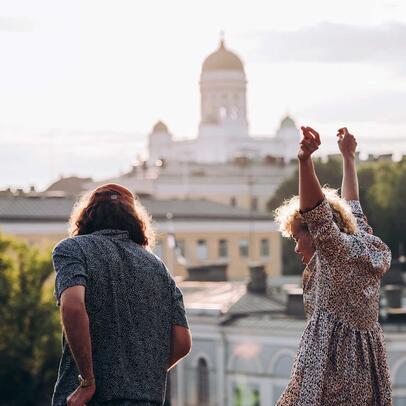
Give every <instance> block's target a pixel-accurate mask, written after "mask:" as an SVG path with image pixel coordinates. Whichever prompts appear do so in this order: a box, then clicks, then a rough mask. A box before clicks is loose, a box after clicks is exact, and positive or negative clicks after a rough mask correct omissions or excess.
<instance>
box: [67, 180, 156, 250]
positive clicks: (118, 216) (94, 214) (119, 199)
mask: <svg viewBox="0 0 406 406" xmlns="http://www.w3.org/2000/svg"><path fill="white" fill-rule="evenodd" d="M69 225H70V227H69V228H70V229H69V231H70V232H69V234H70V236H75V235H83V234H90V233H92V232H94V231H98V230H103V229H118V230H125V231H128V233H129V237H130V239H132V240H133V241H134V242H136V243H137V244H139V245H141V246H143V247H144V248H148V249H152V247H153V245H154V243H155V232H154V229H153V227H152V224H151V218H150V216H149V214H148V212H147V210H146V209H145V208H144V206H143V205H142V204H141V203H140V202H139V201H138V199H137V197H136V196H134V194H133V193H132V192H131V191H130V190H128V189H127V188H125V187H124V186H122V185H119V184H116V183H108V184H105V185H102V186H99V187H98V188H96V189H95V190H93V191H90V192H87V193H85V194H84V195H82V196H81V198H80V199H79V200H78V201H77V202H76V203H75V205H74V207H73V210H72V214H71V216H70V219H69Z"/></svg>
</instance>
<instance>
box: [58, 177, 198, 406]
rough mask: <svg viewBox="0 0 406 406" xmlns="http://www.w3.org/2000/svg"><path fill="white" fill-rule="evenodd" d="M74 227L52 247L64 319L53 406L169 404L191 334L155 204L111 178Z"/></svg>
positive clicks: (81, 205)
mask: <svg viewBox="0 0 406 406" xmlns="http://www.w3.org/2000/svg"><path fill="white" fill-rule="evenodd" d="M70 226H71V229H70V237H69V238H66V239H64V240H62V241H60V242H59V243H58V244H57V245H56V246H55V248H54V250H53V253H52V258H53V263H54V267H55V271H56V280H55V295H56V299H57V302H58V304H59V305H60V309H61V320H62V325H63V352H62V357H61V361H60V365H59V371H58V379H57V382H56V385H55V390H54V394H53V400H52V405H53V406H62V405H68V406H83V405H86V404H87V405H89V406H90V405H106V406H107V405H109V406H114V405H116V406H118V405H120V406H130V405H144V406H149V405H162V403H163V400H164V395H165V385H166V375H167V371H168V370H169V369H171V368H172V367H173V366H174V365H176V363H177V362H178V361H179V360H180V359H181V358H182V357H184V356H185V355H186V354H187V353H188V352H189V351H190V349H191V335H190V332H189V329H188V323H187V320H186V316H185V308H184V305H183V298H182V293H181V292H180V290H179V289H178V288H177V286H176V284H175V281H174V279H173V278H172V276H171V275H170V273H169V272H168V270H167V268H166V267H165V265H164V264H163V262H162V261H161V260H160V259H159V258H158V257H157V256H155V255H154V254H153V253H152V252H151V247H152V245H153V241H154V233H153V230H152V228H151V225H150V219H149V216H148V214H147V212H146V210H145V209H144V208H143V207H142V205H141V204H140V203H139V202H138V200H137V199H136V198H135V197H134V195H133V194H132V193H131V192H130V191H129V190H128V189H126V188H124V187H123V186H121V185H117V184H106V185H103V186H100V187H98V188H97V189H96V190H94V191H92V192H90V193H87V194H86V195H84V196H83V197H82V198H81V199H80V200H79V202H78V203H77V204H76V205H75V207H74V209H73V212H72V215H71V218H70Z"/></svg>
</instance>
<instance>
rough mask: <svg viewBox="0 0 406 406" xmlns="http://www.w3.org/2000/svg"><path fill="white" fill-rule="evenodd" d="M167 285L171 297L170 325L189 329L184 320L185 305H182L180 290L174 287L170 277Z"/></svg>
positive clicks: (185, 319)
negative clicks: (168, 285)
mask: <svg viewBox="0 0 406 406" xmlns="http://www.w3.org/2000/svg"><path fill="white" fill-rule="evenodd" d="M169 284H170V291H171V296H172V324H175V325H177V326H182V327H185V328H189V324H188V321H187V318H186V310H185V305H184V303H183V294H182V292H181V290H180V289H179V288H178V287H177V286H176V283H175V281H174V279H173V278H172V276H170V282H169Z"/></svg>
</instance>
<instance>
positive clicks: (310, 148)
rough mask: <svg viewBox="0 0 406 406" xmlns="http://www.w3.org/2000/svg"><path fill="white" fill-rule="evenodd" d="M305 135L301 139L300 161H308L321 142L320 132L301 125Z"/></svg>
mask: <svg viewBox="0 0 406 406" xmlns="http://www.w3.org/2000/svg"><path fill="white" fill-rule="evenodd" d="M301 130H302V133H303V137H302V139H301V141H300V144H299V145H300V147H299V152H298V154H297V157H298V158H299V160H300V161H306V160H307V159H309V158H310V156H311V155H312V154H313V152H314V151H317V150H318V149H319V146H320V144H321V142H320V135H319V133H318V132H317V131H316V130H314V129H313V128H311V127H301Z"/></svg>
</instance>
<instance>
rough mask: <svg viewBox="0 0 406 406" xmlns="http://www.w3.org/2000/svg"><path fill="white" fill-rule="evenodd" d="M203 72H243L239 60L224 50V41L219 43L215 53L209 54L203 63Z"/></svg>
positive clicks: (233, 54)
mask: <svg viewBox="0 0 406 406" xmlns="http://www.w3.org/2000/svg"><path fill="white" fill-rule="evenodd" d="M202 70H203V72H206V71H212V70H238V71H242V72H244V65H243V63H242V62H241V59H240V58H239V57H238V56H237V55H236V54H235V53H234V52H231V51H229V50H228V49H226V47H225V45H224V41H223V40H221V41H220V46H219V48H218V49H217V51H215V52H213V53H212V54H210V55H209V56H208V57H207V58H206V59H205V60H204V62H203V67H202Z"/></svg>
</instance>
